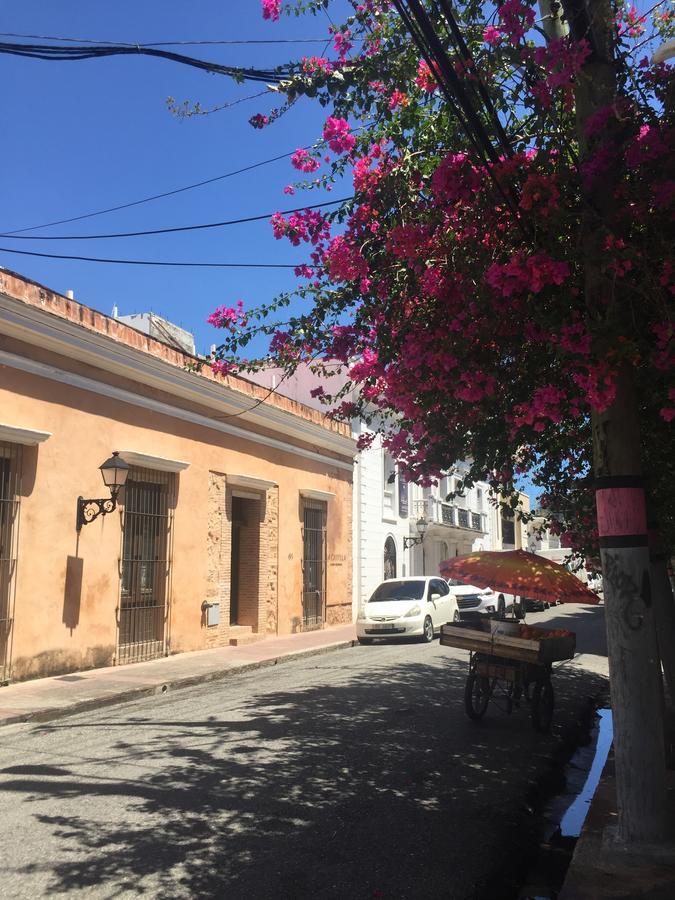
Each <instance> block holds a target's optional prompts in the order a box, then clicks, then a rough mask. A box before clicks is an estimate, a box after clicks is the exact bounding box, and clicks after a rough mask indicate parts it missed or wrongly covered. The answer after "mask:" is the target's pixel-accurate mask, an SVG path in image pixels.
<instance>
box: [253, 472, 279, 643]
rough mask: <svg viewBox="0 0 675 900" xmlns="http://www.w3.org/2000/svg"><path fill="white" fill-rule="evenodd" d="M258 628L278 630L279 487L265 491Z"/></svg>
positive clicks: (261, 538)
mask: <svg viewBox="0 0 675 900" xmlns="http://www.w3.org/2000/svg"><path fill="white" fill-rule="evenodd" d="M260 548H261V554H260V598H259V600H260V613H259V619H258V621H259V623H260V630H261V631H262V630H266V631H267V634H277V631H278V622H277V618H278V609H279V606H278V593H277V585H278V579H279V488H278V487H273V488H270V489H269V490H268V491H267V502H266V504H265V517H264V520H263V522H262V523H261V534H260Z"/></svg>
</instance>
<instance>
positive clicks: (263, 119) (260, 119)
mask: <svg viewBox="0 0 675 900" xmlns="http://www.w3.org/2000/svg"><path fill="white" fill-rule="evenodd" d="M268 123H269V116H264V115H263V114H262V113H256V114H255V115H254V116H251V118H250V119H249V120H248V124H249V125H251V126H252V127H253V128H264V127H265V125H267V124H268Z"/></svg>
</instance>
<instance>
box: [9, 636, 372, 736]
mask: <svg viewBox="0 0 675 900" xmlns="http://www.w3.org/2000/svg"><path fill="white" fill-rule="evenodd" d="M357 643H358V642H357V641H356V639H354V640H349V641H338V642H337V643H335V644H325V645H324V646H322V647H311V648H310V649H308V650H296V651H291V652H290V653H284V654H283V655H282V656H272V657H270V658H269V659H261V660H257V661H255V662H248V663H241V664H240V665H236V664H235V665H231V666H229V667H228V668H224V669H217V670H216V671H214V672H206V673H204V674H202V675H186V676H183V677H182V678H176V679H174V680H171V679H169V680H168V681H165V682H164V683H163V684H161V685H152V686H148V687H137V688H129V689H128V690H125V691H121V692H119V693H117V694H111V695H109V696H102V697H93V698H91V699H89V700H80V701H78V702H75V703H73V704H72V705H71V706H64V707H60V708H58V709H37V710H34V711H29V712H24V713H17V714H16V715H12V716H7V717H5V718H2V719H0V728H2V727H4V726H5V725H17V724H21V723H26V722H50V721H52V720H53V719H63V718H67V717H68V716H74V715H77V714H78V713H81V712H88V711H89V710H92V709H101V708H103V707H106V706H117V705H119V704H122V703H131V702H132V701H134V700H138V699H140V698H142V697H152V696H154V695H156V694H167V693H168V692H169V691H175V690H181V689H182V688H188V687H194V686H195V685H197V684H208V683H209V682H212V681H222V680H223V679H225V678H229V677H230V676H234V675H239V674H245V673H246V672H254V671H255V670H256V669H268V668H271V667H272V666H277V665H280V664H282V663H286V662H293V661H295V660H297V659H305V658H309V657H312V656H322V655H324V654H326V653H332V652H333V651H335V650H347V649H350V648H351V647H355V646H356V645H357Z"/></svg>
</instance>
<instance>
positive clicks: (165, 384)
mask: <svg viewBox="0 0 675 900" xmlns="http://www.w3.org/2000/svg"><path fill="white" fill-rule="evenodd" d="M0 317H1V319H2V331H3V333H5V334H7V335H9V336H11V337H15V338H17V339H19V340H22V341H25V342H26V343H29V344H33V345H36V346H39V347H41V348H43V349H45V350H50V351H51V352H54V353H59V354H61V355H62V356H67V357H68V358H69V359H76V360H78V361H80V362H85V363H87V364H89V365H92V366H95V367H96V368H98V369H102V370H104V371H106V372H112V373H114V374H116V375H121V376H123V377H125V378H130V379H132V380H134V381H136V382H139V383H141V384H144V385H147V386H150V387H154V388H156V389H157V390H162V391H164V392H167V393H170V394H172V395H173V396H176V397H181V398H182V399H184V400H188V401H190V402H192V403H199V404H201V405H202V406H207V407H209V408H211V409H213V410H214V412H217V413H219V414H221V415H222V414H225V415H229V416H233V415H236V416H238V417H239V418H240V420H241V421H247V422H250V423H251V424H254V425H257V426H259V427H262V428H266V429H268V430H272V431H277V432H281V433H282V434H284V435H290V436H292V437H294V438H295V439H296V440H301V441H305V442H306V443H310V444H314V445H316V446H318V447H322V448H323V449H326V450H331V451H333V452H335V453H342V454H343V455H349V456H354V454H355V441H354V439H353V438H352V437H347V436H346V435H342V434H338V433H337V432H334V431H330V430H329V429H327V428H325V427H324V426H322V425H319V424H317V423H316V422H311V421H308V420H306V419H303V418H301V417H300V416H298V415H296V414H295V413H292V412H290V411H288V410H284V409H279V408H278V407H276V406H273V405H272V404H268V403H259V402H257V401H256V398H255V397H252V396H249V395H248V394H244V393H241V392H239V391H237V390H234V389H233V388H231V387H229V386H228V385H225V384H221V383H218V382H215V381H210V380H209V379H207V378H204V377H202V376H200V375H197V374H195V373H193V372H189V371H187V370H185V369H181V368H180V367H178V366H175V365H173V364H171V363H169V362H166V360H163V359H160V358H158V357H156V356H153V355H152V354H150V353H147V352H145V351H143V350H139V349H137V348H134V347H129V346H128V345H126V344H123V343H121V342H120V341H116V340H115V339H114V338H112V337H109V336H107V335H102V334H99V333H98V332H95V331H91V330H89V329H88V328H86V327H84V326H82V325H77V324H75V323H73V322H71V321H69V320H68V319H62V318H60V317H58V316H56V315H54V314H53V313H49V312H47V311H46V310H42V309H38V308H36V307H34V306H28V305H26V304H24V303H22V302H21V301H20V300H15V299H14V298H12V297H11V296H9V295H7V294H3V293H2V292H1V291H0ZM242 430H243V429H242Z"/></svg>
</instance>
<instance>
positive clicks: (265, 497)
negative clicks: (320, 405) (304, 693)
mask: <svg viewBox="0 0 675 900" xmlns="http://www.w3.org/2000/svg"><path fill="white" fill-rule="evenodd" d="M196 367H197V368H198V360H197V359H195V358H194V357H191V356H189V355H186V354H184V353H182V352H180V351H178V350H176V349H173V348H171V347H169V346H168V345H166V344H164V343H161V342H160V341H158V340H155V339H153V338H151V337H149V336H148V335H146V334H143V333H141V332H140V331H137V330H135V329H134V328H131V327H130V326H128V325H126V324H124V323H122V322H120V321H118V320H116V319H113V318H110V317H108V316H104V315H102V314H101V313H98V312H95V311H94V310H92V309H90V308H87V307H85V306H83V305H81V304H79V303H77V302H75V301H74V300H72V299H69V298H67V297H63V296H61V295H59V294H56V293H54V292H52V291H50V290H48V289H47V288H44V287H42V286H40V285H38V284H35V283H34V282H31V281H29V280H27V279H25V278H22V277H21V276H18V275H15V274H13V273H10V272H7V271H4V270H1V271H0V680H8V679H10V678H11V679H16V680H19V679H25V678H31V677H37V676H41V675H48V674H57V673H63V672H68V671H75V670H78V669H83V668H88V667H92V666H105V665H111V664H118V663H125V662H131V661H135V660H140V659H148V658H152V657H156V656H161V655H164V654H167V653H176V652H181V651H186V650H195V649H203V648H208V647H216V646H222V645H225V644H228V643H230V642H232V641H241V640H251V639H255V638H261V637H264V636H265V635H266V634H288V633H291V632H294V631H299V630H303V629H308V628H316V627H322V626H323V625H324V624H326V623H327V624H333V623H339V622H344V621H350V620H351V608H352V607H351V600H352V598H351V590H352V588H351V579H352V547H351V531H352V528H351V515H352V512H351V511H352V461H353V456H354V441H353V439H352V438H351V436H350V433H349V429H348V428H347V426H344V425H340V424H336V423H332V422H329V421H327V420H326V419H325V418H324V416H323V415H322V414H321V413H320V412H319V411H317V410H313V409H310V408H308V407H305V406H302V405H301V404H299V403H296V402H294V401H292V400H289V399H287V398H284V397H279V396H276V395H272V396H271V397H268V396H267V395H268V392H267V391H266V390H264V389H263V388H261V387H259V386H257V385H254V384H252V383H250V382H248V381H246V380H245V379H242V378H234V377H227V378H222V377H217V376H214V375H213V374H212V373H211V371H210V369H208V368H206V369H201V370H200V371H195V368H196ZM112 451H119V455H120V457H122V458H123V459H124V460H125V461H126V462H127V463H128V464H129V466H130V468H129V477H128V482H127V485H126V487H125V488H124V489H123V490H122V492H121V494H120V500H119V503H118V506H117V508H116V509H115V510H114V511H113V512H111V513H109V514H107V515H105V516H99V517H98V518H96V519H95V520H94V521H92V522H90V523H88V524H86V525H84V526H83V527H82V528H81V529H80V530H79V531H78V530H77V528H76V507H77V499H78V496H80V495H82V496H84V497H85V498H105V497H107V496H109V493H108V491H107V489H106V488H105V487H104V485H103V482H102V480H101V476H100V473H99V471H98V467H99V466H100V465H101V463H102V462H103V461H104V460H106V459H107V458H108V457H110V455H111V453H112Z"/></svg>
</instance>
